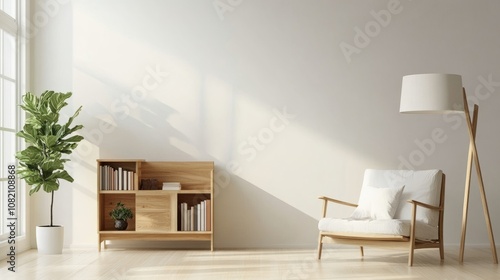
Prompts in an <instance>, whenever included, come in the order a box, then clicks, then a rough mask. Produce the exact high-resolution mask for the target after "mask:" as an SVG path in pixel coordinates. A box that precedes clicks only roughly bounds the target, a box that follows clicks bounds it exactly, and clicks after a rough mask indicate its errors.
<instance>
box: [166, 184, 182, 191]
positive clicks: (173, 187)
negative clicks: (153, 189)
mask: <svg viewBox="0 0 500 280" xmlns="http://www.w3.org/2000/svg"><path fill="white" fill-rule="evenodd" d="M180 189H181V183H179V182H164V183H163V185H162V190H164V191H165V190H170V191H178V190H180Z"/></svg>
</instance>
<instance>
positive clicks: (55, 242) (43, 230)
mask: <svg viewBox="0 0 500 280" xmlns="http://www.w3.org/2000/svg"><path fill="white" fill-rule="evenodd" d="M71 95H72V94H71V92H68V93H59V92H54V91H45V92H44V93H42V94H41V95H40V97H38V96H36V95H34V94H32V93H29V92H28V93H26V94H25V95H24V96H23V97H22V104H21V108H22V109H23V110H24V111H25V112H26V113H28V116H27V118H26V122H25V124H24V126H23V129H22V130H21V131H19V132H18V133H17V136H19V137H21V138H24V140H25V141H26V144H27V148H26V149H24V150H22V151H19V152H18V153H17V154H16V158H17V159H18V160H19V170H18V174H19V177H20V178H21V179H24V180H25V181H26V183H27V184H28V185H29V186H30V187H31V189H30V192H29V194H30V195H32V194H34V193H36V192H38V191H40V190H42V189H43V190H44V191H45V192H47V193H49V194H50V195H51V201H50V224H49V225H44V226H37V229H36V240H37V241H36V242H37V247H38V251H39V252H40V253H42V254H60V253H61V252H62V246H63V237H64V228H63V227H62V226H60V225H54V221H53V209H54V192H55V191H57V190H58V189H59V185H60V180H66V181H68V182H73V177H71V176H70V175H69V174H68V172H67V171H66V170H65V163H66V162H68V161H69V159H67V158H63V155H66V156H67V155H70V154H71V153H72V152H73V150H74V149H75V148H76V147H77V146H78V142H80V141H81V140H83V137H82V136H80V135H75V134H74V133H75V132H76V131H77V130H80V129H82V128H83V126H82V125H73V121H74V119H75V118H76V117H77V116H78V114H79V113H80V111H81V109H82V107H81V106H80V107H79V108H78V109H77V110H76V112H75V113H74V114H73V116H72V117H70V118H69V119H68V120H67V121H66V123H62V124H60V123H59V122H60V121H59V117H60V111H61V109H62V108H64V107H65V106H66V105H68V103H66V100H67V99H68V98H70V97H71Z"/></svg>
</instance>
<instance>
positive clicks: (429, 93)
mask: <svg viewBox="0 0 500 280" xmlns="http://www.w3.org/2000/svg"><path fill="white" fill-rule="evenodd" d="M478 110H479V106H478V105H474V111H473V114H472V116H473V118H472V120H471V116H470V113H469V107H468V104H467V95H466V93H465V88H463V87H462V77H461V76H460V75H454V74H417V75H408V76H404V77H403V83H402V87H401V104H400V110H399V111H400V112H401V113H416V114H433V113H438V114H446V113H465V120H466V123H467V128H468V132H469V139H470V143H469V154H468V159H467V173H466V177H465V193H464V207H463V216H462V237H461V240H460V254H459V261H460V262H463V260H464V246H465V234H466V229H467V212H468V209H469V193H470V179H471V173H472V163H473V162H474V164H475V167H476V173H477V179H478V183H479V192H480V194H481V202H482V204H483V213H484V218H485V220H486V227H487V230H488V235H489V239H490V246H491V253H492V255H493V262H494V263H496V264H497V263H498V258H497V251H496V247H495V239H494V236H493V229H492V227H491V220H490V214H489V211H488V202H487V201H486V193H485V191H484V183H483V176H482V174H481V166H480V164H479V157H478V154H477V148H476V141H475V137H476V127H477V116H478Z"/></svg>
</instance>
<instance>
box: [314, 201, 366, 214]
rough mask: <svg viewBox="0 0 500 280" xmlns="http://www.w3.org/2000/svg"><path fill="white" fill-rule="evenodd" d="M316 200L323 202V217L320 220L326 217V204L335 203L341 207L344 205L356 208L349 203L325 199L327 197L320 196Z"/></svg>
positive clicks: (355, 205)
mask: <svg viewBox="0 0 500 280" xmlns="http://www.w3.org/2000/svg"><path fill="white" fill-rule="evenodd" d="M318 198H319V199H321V200H323V215H322V218H324V217H326V209H327V207H328V202H333V203H337V204H341V205H345V206H351V207H357V206H358V205H357V204H354V203H350V202H346V201H342V200H338V199H334V198H331V197H327V196H320V197H318Z"/></svg>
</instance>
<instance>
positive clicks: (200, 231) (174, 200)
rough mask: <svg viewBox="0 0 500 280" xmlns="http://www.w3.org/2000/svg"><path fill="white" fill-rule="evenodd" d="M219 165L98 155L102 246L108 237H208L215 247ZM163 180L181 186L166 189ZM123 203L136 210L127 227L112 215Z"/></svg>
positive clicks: (191, 238) (100, 238)
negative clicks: (120, 225) (119, 225)
mask: <svg viewBox="0 0 500 280" xmlns="http://www.w3.org/2000/svg"><path fill="white" fill-rule="evenodd" d="M213 169H214V164H213V162H164V161H162V162H147V161H144V160H140V159H128V160H120V159H99V160H97V193H98V194H97V201H98V203H97V205H98V206H97V207H98V209H97V210H98V211H97V213H98V230H97V232H98V235H99V240H98V242H99V243H98V248H99V251H100V250H101V247H102V245H104V248H106V241H107V240H169V241H174V240H178V241H189V240H192V241H208V242H209V243H210V249H211V250H212V251H213V216H214V215H213V198H214V196H213ZM152 181H153V182H155V183H154V184H153V185H151V183H150V182H152ZM141 182H148V184H149V185H148V189H143V188H145V187H144V186H145V184H144V183H143V184H141ZM158 182H159V183H158ZM161 182H164V183H165V182H175V183H180V186H181V188H180V189H176V190H161V189H158V187H160V188H161V185H159V184H161ZM151 187H154V188H155V189H150V188H151ZM117 202H122V203H124V204H125V206H126V207H129V208H131V209H132V212H133V213H134V218H133V219H130V220H128V227H127V229H126V230H123V231H121V230H115V229H114V221H113V220H112V219H111V217H110V216H109V212H110V211H111V209H113V208H114V207H115V205H116V203H117ZM188 209H193V210H192V211H191V212H187V210H188ZM188 217H189V218H190V219H192V220H189V219H188ZM188 224H189V225H190V226H187V225H188ZM192 229H195V230H192Z"/></svg>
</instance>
